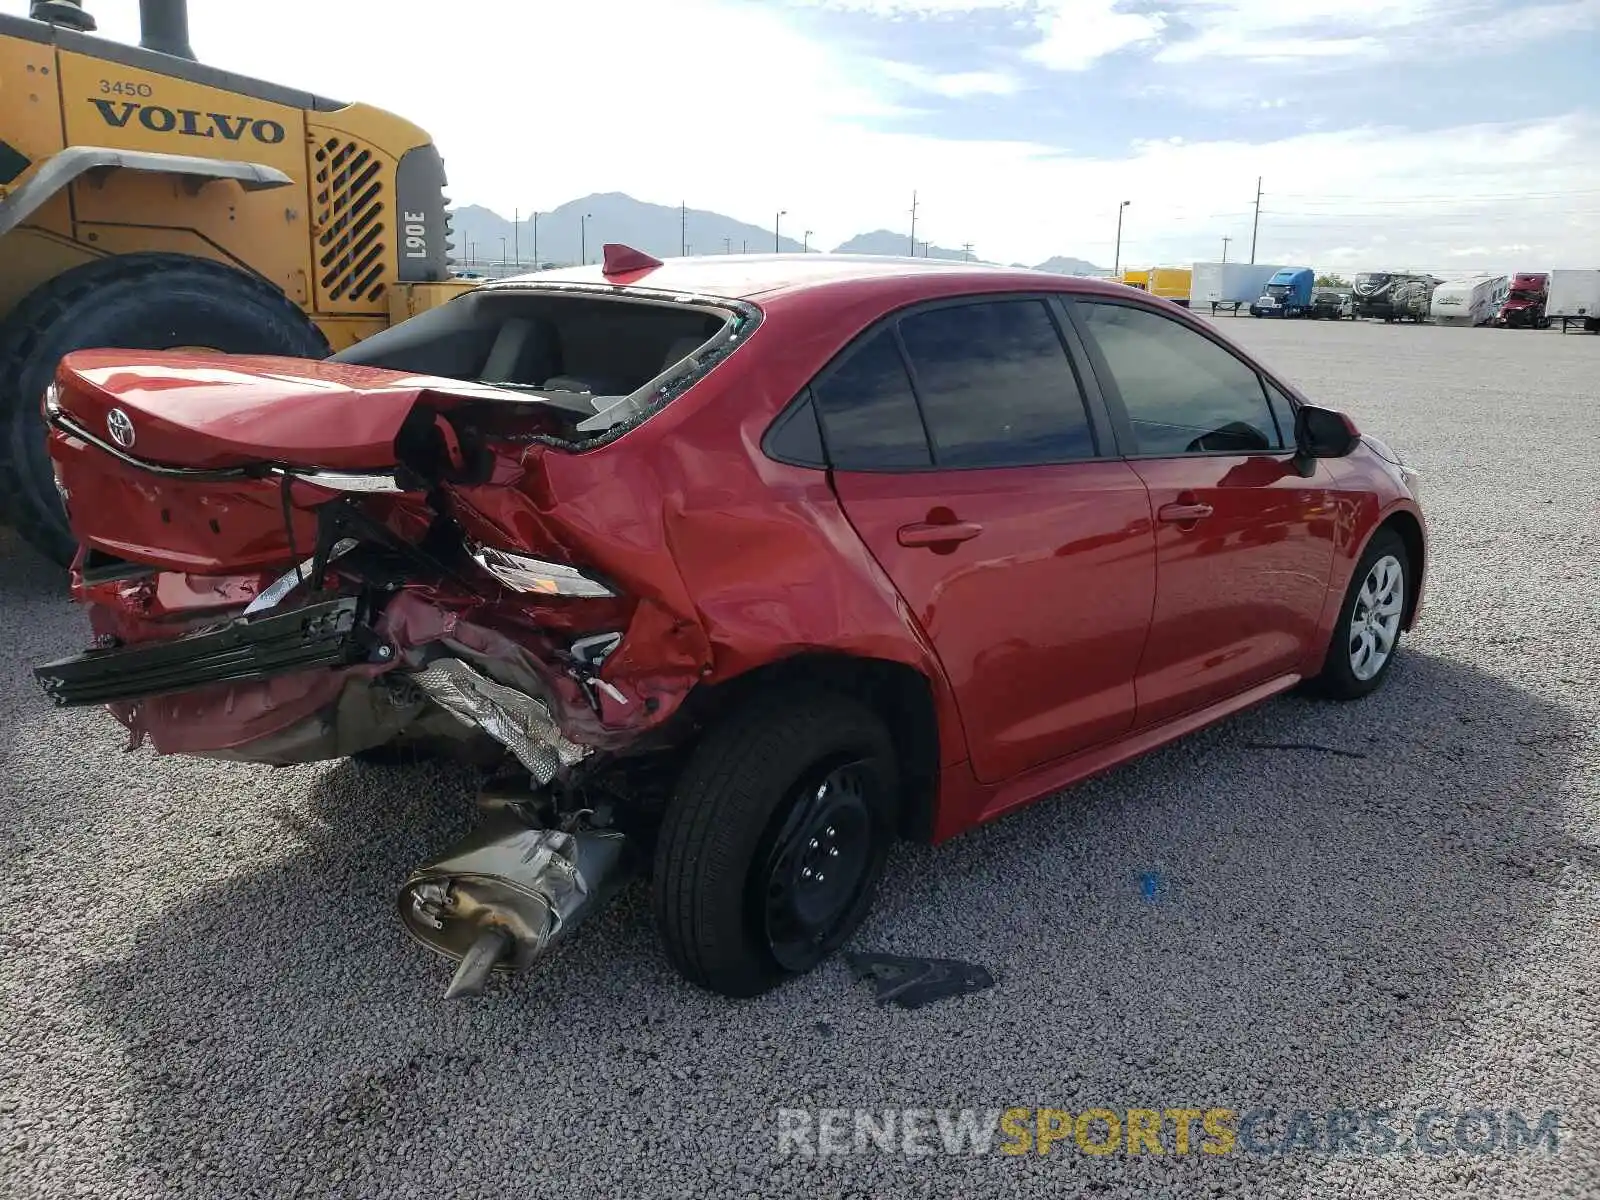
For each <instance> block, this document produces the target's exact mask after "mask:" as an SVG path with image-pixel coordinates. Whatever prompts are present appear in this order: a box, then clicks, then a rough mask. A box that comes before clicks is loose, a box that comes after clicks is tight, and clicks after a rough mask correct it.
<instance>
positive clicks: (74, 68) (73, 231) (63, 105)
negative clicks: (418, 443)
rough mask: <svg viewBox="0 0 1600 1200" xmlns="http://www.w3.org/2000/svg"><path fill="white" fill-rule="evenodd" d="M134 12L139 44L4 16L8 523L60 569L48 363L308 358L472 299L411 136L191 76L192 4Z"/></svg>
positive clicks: (370, 120)
mask: <svg viewBox="0 0 1600 1200" xmlns="http://www.w3.org/2000/svg"><path fill="white" fill-rule="evenodd" d="M139 9H140V14H139V15H140V21H141V37H140V44H139V45H138V46H136V47H135V46H126V45H122V44H120V43H117V42H112V41H108V40H105V39H103V38H97V37H94V36H92V34H93V31H94V29H95V22H94V18H93V17H92V16H91V15H90V14H89V13H88V12H86V11H84V8H83V4H82V0H31V3H30V6H29V15H28V16H27V17H22V16H12V15H7V14H3V13H0V517H4V519H6V520H9V521H10V523H11V524H13V525H14V526H15V527H16V528H17V529H18V530H19V532H21V533H22V535H23V536H24V537H25V538H27V539H28V540H29V541H30V542H32V543H33V544H34V545H35V546H37V547H38V548H39V549H40V550H42V551H43V552H44V553H45V554H47V555H49V556H50V557H52V558H54V559H55V560H56V561H58V562H63V563H64V562H67V561H69V560H70V558H71V556H72V554H73V552H74V551H75V549H76V546H75V544H74V542H73V539H72V536H71V533H70V531H69V529H68V527H67V523H66V518H65V514H64V510H63V507H62V499H61V496H60V495H59V494H58V492H57V489H56V484H55V477H54V473H53V472H52V470H51V468H50V461H49V458H48V456H47V455H46V453H45V439H44V426H43V417H42V413H41V404H42V400H43V395H44V390H45V387H46V386H47V384H48V383H49V381H50V379H51V376H52V375H53V373H54V371H55V368H56V364H57V363H58V362H59V361H60V359H61V357H62V355H64V354H67V353H69V352H71V351H73V350H80V349H86V348H89V347H101V346H111V347H127V348H134V349H170V348H174V347H203V348H208V349H214V350H220V351H226V352H230V353H246V354H289V355H302V356H309V357H317V358H320V357H323V356H325V355H327V354H329V353H330V352H333V351H337V350H341V349H343V348H345V347H346V346H349V345H350V344H351V343H353V342H355V341H357V340H359V339H361V338H363V337H366V336H368V335H369V334H372V333H376V332H377V331H379V330H381V329H384V328H386V327H387V326H388V325H390V324H391V323H393V322H395V321H398V320H404V319H405V318H406V317H408V316H411V315H412V314H414V313H416V312H419V311H421V310H423V309H426V308H431V307H433V306H435V305H437V304H440V303H443V302H445V301H446V300H448V299H451V298H453V297H454V296H455V295H457V294H459V293H460V292H461V291H465V290H468V289H470V288H471V287H472V285H471V284H470V283H467V282H464V281H461V280H454V279H452V278H451V276H450V270H449V257H448V254H449V236H450V229H449V218H448V215H447V204H448V201H447V199H446V197H445V195H444V186H445V176H444V164H443V161H442V160H441V158H440V157H439V153H438V151H437V150H436V149H435V148H434V145H433V142H432V140H431V139H430V138H429V136H428V135H427V134H426V133H425V132H423V131H422V130H421V129H419V128H417V127H416V126H415V125H412V124H411V123H409V122H407V121H405V120H402V119H401V118H399V117H396V116H393V115H392V114H390V113H386V112H383V111H381V110H379V109H376V108H371V107H369V106H367V105H364V104H344V103H340V102H338V101H334V100H328V99H324V98H323V97H321V96H314V95H310V94H308V93H306V92H300V91H295V90H294V89H292V88H287V87H281V86H279V85H277V84H272V83H264V82H261V81H259V80H254V79H246V78H243V77H241V76H238V75H234V74H231V73H229V72H227V71H222V70H218V69H216V68H213V67H208V66H205V65H203V64H201V63H199V62H197V61H196V60H195V56H194V53H193V52H192V51H191V50H190V49H189V34H188V11H187V7H186V3H185V0H140V5H139Z"/></svg>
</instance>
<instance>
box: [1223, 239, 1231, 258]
mask: <svg viewBox="0 0 1600 1200" xmlns="http://www.w3.org/2000/svg"><path fill="white" fill-rule="evenodd" d="M1231 241H1233V239H1232V238H1231V237H1225V238H1223V239H1222V261H1223V262H1227V261H1228V243H1229V242H1231Z"/></svg>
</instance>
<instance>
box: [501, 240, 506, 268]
mask: <svg viewBox="0 0 1600 1200" xmlns="http://www.w3.org/2000/svg"><path fill="white" fill-rule="evenodd" d="M500 265H501V266H502V267H503V266H505V265H506V240H505V238H501V239H500Z"/></svg>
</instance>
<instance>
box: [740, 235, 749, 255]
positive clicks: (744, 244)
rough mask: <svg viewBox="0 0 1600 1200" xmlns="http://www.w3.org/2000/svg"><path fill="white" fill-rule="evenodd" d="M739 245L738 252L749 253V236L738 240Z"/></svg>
mask: <svg viewBox="0 0 1600 1200" xmlns="http://www.w3.org/2000/svg"><path fill="white" fill-rule="evenodd" d="M740 246H741V247H742V249H741V250H740V251H739V253H740V254H749V253H750V239H749V238H745V239H744V240H743V241H742V242H740Z"/></svg>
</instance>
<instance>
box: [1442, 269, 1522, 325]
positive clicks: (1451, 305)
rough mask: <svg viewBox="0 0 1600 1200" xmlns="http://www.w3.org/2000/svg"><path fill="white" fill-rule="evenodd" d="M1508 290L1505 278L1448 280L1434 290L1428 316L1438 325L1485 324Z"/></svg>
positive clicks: (1488, 277) (1508, 285)
mask: <svg viewBox="0 0 1600 1200" xmlns="http://www.w3.org/2000/svg"><path fill="white" fill-rule="evenodd" d="M1509 288H1510V281H1509V280H1507V279H1506V277H1505V276H1504V275H1472V276H1468V277H1466V278H1462V279H1447V280H1445V281H1444V282H1443V283H1441V284H1440V285H1439V286H1438V287H1437V288H1435V289H1434V292H1433V301H1432V303H1431V305H1430V306H1429V313H1430V315H1431V316H1432V317H1433V320H1434V323H1435V324H1437V325H1468V326H1472V325H1487V324H1488V323H1489V322H1490V321H1492V320H1494V318H1495V315H1496V314H1497V313H1498V312H1499V311H1500V305H1501V304H1503V303H1504V302H1505V298H1506V293H1507V291H1508V290H1509Z"/></svg>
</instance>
